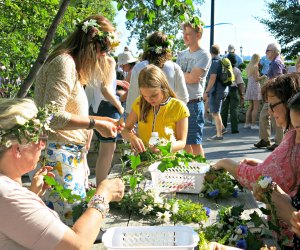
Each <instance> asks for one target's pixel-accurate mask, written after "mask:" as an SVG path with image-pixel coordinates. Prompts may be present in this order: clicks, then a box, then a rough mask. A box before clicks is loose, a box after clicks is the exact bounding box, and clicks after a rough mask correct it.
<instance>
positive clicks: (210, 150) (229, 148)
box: [203, 124, 271, 161]
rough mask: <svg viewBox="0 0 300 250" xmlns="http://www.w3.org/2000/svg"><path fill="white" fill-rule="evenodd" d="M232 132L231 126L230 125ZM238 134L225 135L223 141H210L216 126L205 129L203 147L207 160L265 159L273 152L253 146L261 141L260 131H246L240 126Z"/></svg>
mask: <svg viewBox="0 0 300 250" xmlns="http://www.w3.org/2000/svg"><path fill="white" fill-rule="evenodd" d="M229 130H230V124H229ZM239 132H240V133H238V134H231V133H230V131H229V133H227V134H225V135H224V136H223V141H208V140H207V138H208V137H211V136H213V135H214V134H215V126H206V127H205V128H204V139H203V147H204V152H205V156H206V158H207V160H211V161H216V160H218V159H222V158H231V159H233V160H237V161H239V160H241V159H244V158H246V157H247V158H257V159H261V160H263V159H265V158H266V156H267V155H268V154H269V153H270V152H271V151H269V150H267V149H257V148H256V147H254V146H253V144H254V143H256V142H258V141H259V138H258V130H252V129H245V128H243V124H239Z"/></svg>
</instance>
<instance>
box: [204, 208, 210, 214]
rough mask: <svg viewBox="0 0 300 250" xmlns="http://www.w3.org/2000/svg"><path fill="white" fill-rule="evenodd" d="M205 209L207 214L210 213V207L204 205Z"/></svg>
mask: <svg viewBox="0 0 300 250" xmlns="http://www.w3.org/2000/svg"><path fill="white" fill-rule="evenodd" d="M203 208H204V209H205V212H206V216H209V215H210V208H209V207H203Z"/></svg>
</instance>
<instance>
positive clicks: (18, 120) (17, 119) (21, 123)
mask: <svg viewBox="0 0 300 250" xmlns="http://www.w3.org/2000/svg"><path fill="white" fill-rule="evenodd" d="M16 121H17V123H18V124H19V125H24V124H25V123H26V122H27V120H26V119H25V118H24V117H23V116H20V115H16Z"/></svg>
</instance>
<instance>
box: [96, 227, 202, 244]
mask: <svg viewBox="0 0 300 250" xmlns="http://www.w3.org/2000/svg"><path fill="white" fill-rule="evenodd" d="M102 242H103V244H104V246H105V247H106V248H107V249H109V250H115V249H143V250H151V249H163V250H169V249H170V250H171V249H177V250H192V249H194V247H195V246H197V244H198V242H199V236H198V234H197V233H196V232H195V231H194V230H193V229H192V228H191V227H189V226H144V227H113V228H110V229H108V230H107V231H106V232H105V233H104V234H103V237H102Z"/></svg>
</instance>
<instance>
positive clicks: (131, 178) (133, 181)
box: [130, 176, 137, 190]
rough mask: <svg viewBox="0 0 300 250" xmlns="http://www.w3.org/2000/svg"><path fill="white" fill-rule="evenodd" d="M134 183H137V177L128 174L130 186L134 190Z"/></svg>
mask: <svg viewBox="0 0 300 250" xmlns="http://www.w3.org/2000/svg"><path fill="white" fill-rule="evenodd" d="M136 185H137V178H136V177H135V176H130V188H131V189H132V190H134V189H135V187H136Z"/></svg>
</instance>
